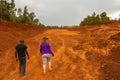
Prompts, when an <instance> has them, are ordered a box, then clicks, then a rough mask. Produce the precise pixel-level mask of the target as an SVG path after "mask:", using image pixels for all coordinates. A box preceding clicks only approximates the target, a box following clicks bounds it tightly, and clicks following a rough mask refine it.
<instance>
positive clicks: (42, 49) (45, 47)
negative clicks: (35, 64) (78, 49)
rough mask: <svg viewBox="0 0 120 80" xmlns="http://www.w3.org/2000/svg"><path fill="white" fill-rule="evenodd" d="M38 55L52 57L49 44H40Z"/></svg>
mask: <svg viewBox="0 0 120 80" xmlns="http://www.w3.org/2000/svg"><path fill="white" fill-rule="evenodd" d="M40 53H41V54H42V55H43V54H52V56H54V54H53V52H52V50H51V48H50V44H49V43H44V42H42V43H41V45H40Z"/></svg>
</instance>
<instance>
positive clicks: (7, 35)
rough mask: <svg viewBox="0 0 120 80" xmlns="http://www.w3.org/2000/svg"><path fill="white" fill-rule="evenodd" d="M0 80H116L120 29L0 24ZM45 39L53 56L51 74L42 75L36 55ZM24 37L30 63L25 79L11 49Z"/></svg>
mask: <svg viewBox="0 0 120 80" xmlns="http://www.w3.org/2000/svg"><path fill="white" fill-rule="evenodd" d="M0 23H1V24H0V42H1V46H0V80H13V79H15V80H120V77H119V74H120V69H119V68H120V39H119V38H120V26H119V25H118V24H115V25H102V26H91V27H84V28H74V29H49V30H48V29H47V30H46V29H41V28H40V29H39V28H34V27H29V28H28V26H27V27H26V25H19V24H16V23H8V22H0ZM43 36H47V37H48V38H49V42H50V44H51V47H52V49H53V52H54V54H55V56H54V57H53V58H52V63H53V65H52V66H53V71H52V72H47V74H46V75H43V74H42V61H41V55H40V53H39V44H40V42H41V38H42V37H43ZM20 38H25V43H26V44H27V46H28V51H29V54H30V60H27V73H26V76H25V77H20V76H19V74H18V62H16V61H15V58H14V47H15V45H16V44H17V43H18V41H19V39H20Z"/></svg>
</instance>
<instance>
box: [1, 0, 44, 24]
mask: <svg viewBox="0 0 120 80" xmlns="http://www.w3.org/2000/svg"><path fill="white" fill-rule="evenodd" d="M0 20H7V21H11V22H17V23H23V24H28V25H34V26H44V25H43V24H41V23H40V22H39V19H37V18H36V15H35V13H34V12H28V8H27V6H25V7H24V9H23V10H22V9H21V8H18V9H17V8H15V1H14V0H11V1H9V2H8V1H7V0H0Z"/></svg>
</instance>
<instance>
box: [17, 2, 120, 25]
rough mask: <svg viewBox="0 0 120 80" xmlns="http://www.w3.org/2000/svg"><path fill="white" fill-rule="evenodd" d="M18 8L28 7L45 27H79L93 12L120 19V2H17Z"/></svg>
mask: <svg viewBox="0 0 120 80" xmlns="http://www.w3.org/2000/svg"><path fill="white" fill-rule="evenodd" d="M15 3H16V7H17V8H19V7H20V8H22V9H23V7H24V6H25V5H27V6H28V10H29V11H33V12H35V14H36V16H37V18H38V19H39V20H40V22H41V23H43V24H45V25H59V26H60V25H79V24H80V22H81V20H82V19H83V18H85V17H86V16H87V15H91V14H92V13H93V12H96V13H97V14H99V13H101V12H103V11H105V12H107V13H108V15H109V16H110V17H111V18H115V17H120V15H119V14H120V0H15Z"/></svg>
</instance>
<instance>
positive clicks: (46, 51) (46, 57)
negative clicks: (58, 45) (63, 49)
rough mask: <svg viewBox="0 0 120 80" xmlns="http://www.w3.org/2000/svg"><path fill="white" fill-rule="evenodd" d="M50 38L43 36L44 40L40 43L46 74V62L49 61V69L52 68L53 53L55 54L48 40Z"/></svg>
mask: <svg viewBox="0 0 120 80" xmlns="http://www.w3.org/2000/svg"><path fill="white" fill-rule="evenodd" d="M47 40H48V38H47V37H43V42H42V43H41V45H40V53H41V54H42V61H43V72H44V74H46V64H47V61H48V64H49V71H51V70H52V68H51V55H52V56H54V54H53V52H52V50H51V48H50V44H49V43H48V42H47Z"/></svg>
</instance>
